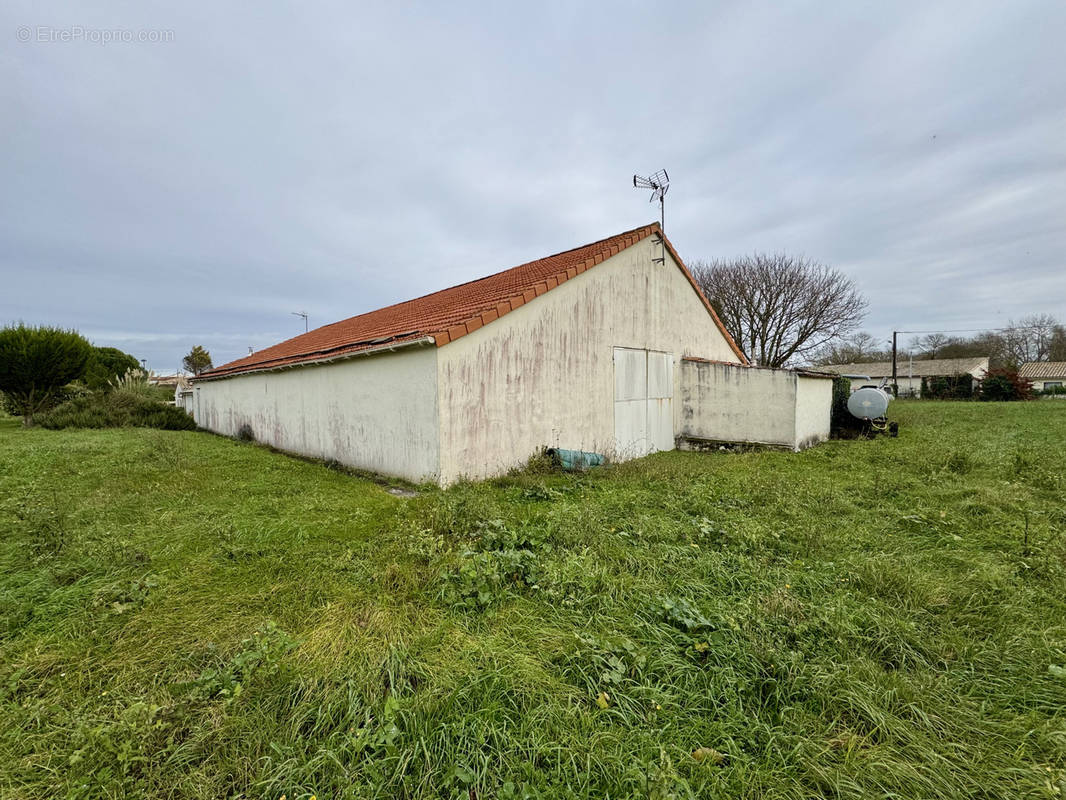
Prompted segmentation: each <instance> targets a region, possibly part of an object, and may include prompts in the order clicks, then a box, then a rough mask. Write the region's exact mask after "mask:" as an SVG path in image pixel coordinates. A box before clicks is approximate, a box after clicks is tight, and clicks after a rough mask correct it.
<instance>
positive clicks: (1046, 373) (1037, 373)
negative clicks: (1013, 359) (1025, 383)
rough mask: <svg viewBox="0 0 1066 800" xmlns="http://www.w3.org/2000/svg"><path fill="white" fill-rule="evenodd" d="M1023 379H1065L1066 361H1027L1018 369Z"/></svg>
mask: <svg viewBox="0 0 1066 800" xmlns="http://www.w3.org/2000/svg"><path fill="white" fill-rule="evenodd" d="M1018 374H1019V375H1020V376H1021V377H1023V378H1066V361H1028V362H1026V363H1025V364H1022V365H1021V367H1019V368H1018Z"/></svg>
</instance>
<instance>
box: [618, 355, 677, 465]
mask: <svg viewBox="0 0 1066 800" xmlns="http://www.w3.org/2000/svg"><path fill="white" fill-rule="evenodd" d="M673 368H674V360H673V357H672V356H671V355H670V354H669V353H659V352H655V351H653V350H635V349H632V348H628V347H616V348H615V349H614V438H615V454H616V456H617V457H618V458H620V459H626V458H638V457H640V456H643V455H646V454H647V453H654V452H655V451H656V450H673V449H674V410H673V396H674V374H673Z"/></svg>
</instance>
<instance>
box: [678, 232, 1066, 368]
mask: <svg viewBox="0 0 1066 800" xmlns="http://www.w3.org/2000/svg"><path fill="white" fill-rule="evenodd" d="M691 266H692V274H693V277H694V278H695V279H696V283H697V284H698V285H699V287H700V290H701V291H702V292H703V294H704V296H705V297H706V298H707V299H708V301H709V302H710V303H711V306H712V307H713V308H714V310H715V312H716V313H717V314H718V317H719V318H720V319H721V321H722V324H723V326H724V327H725V329H726V330H727V331H729V334H730V335H731V336H732V337H733V339H734V340H735V341H736V343H737V344H738V345H739V346H740V349H741V350H743V351H744V354H745V355H746V356H747V357H748V358H749V360H750V361H751V362H752V363H754V364H758V365H760V366H764V367H786V366H790V365H800V364H804V365H814V366H821V365H826V364H854V363H871V362H875V361H891V360H892V349H891V343H889V342H884V341H881V340H878V339H877V338H876V337H875V336H873V335H872V334H870V333H868V332H867V331H864V330H861V329H860V326H861V324H862V321H863V319H864V317H865V316H866V310H867V308H868V307H869V302H868V301H867V299H866V297H865V296H863V294H862V293H861V292H860V291H859V289H858V287H856V285H855V283H854V281H852V280H851V279H850V278H849V277H847V276H846V275H845V274H844V273H843V272H841V271H840V270H837V269H834V268H833V267H830V266H827V265H826V264H823V263H821V262H819V261H815V260H813V259H809V258H804V257H802V256H793V255H789V254H787V253H754V254H753V255H750V256H741V257H739V258H733V259H718V260H713V261H694V262H692V265H691ZM985 356H987V357H988V358H989V360H990V364H989V367H990V368H991V369H1014V370H1016V369H1017V368H1018V367H1020V366H1021V365H1022V364H1024V363H1026V362H1028V361H1066V326H1063V325H1062V324H1061V323H1060V322H1059V321H1058V320H1057V319H1056V318H1055V317H1053V316H1052V315H1050V314H1030V315H1028V316H1025V317H1022V318H1021V319H1019V320H1018V321H1017V322H1015V321H1013V320H1011V321H1010V322H1009V323H1008V324H1007V325H1006V326H1005V327H1003V328H995V329H989V330H986V331H982V332H979V333H976V334H974V335H972V336H958V335H949V334H948V333H927V334H924V335H921V336H916V337H914V338H912V339H910V340H909V341H908V342H907V343H906V344H905V345H904V347H902V348H900V349H899V350H898V352H897V359H910V358H914V359H917V360H925V359H938V358H946V359H951V358H971V357H985Z"/></svg>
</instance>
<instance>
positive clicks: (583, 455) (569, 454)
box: [544, 447, 605, 471]
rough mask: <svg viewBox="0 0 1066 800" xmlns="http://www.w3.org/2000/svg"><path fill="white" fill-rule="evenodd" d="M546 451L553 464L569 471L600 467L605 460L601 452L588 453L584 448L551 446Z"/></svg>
mask: <svg viewBox="0 0 1066 800" xmlns="http://www.w3.org/2000/svg"><path fill="white" fill-rule="evenodd" d="M544 452H545V453H546V454H547V455H548V458H550V459H551V460H552V464H554V465H555V466H557V467H562V468H563V469H565V470H567V471H573V470H585V469H588V468H589V467H598V466H600V465H601V464H603V462H604V460H605V459H604V457H603V456H602V455H601V454H600V453H587V452H585V451H584V450H563V449H562V448H560V447H549V448H548V449H547V450H545V451H544Z"/></svg>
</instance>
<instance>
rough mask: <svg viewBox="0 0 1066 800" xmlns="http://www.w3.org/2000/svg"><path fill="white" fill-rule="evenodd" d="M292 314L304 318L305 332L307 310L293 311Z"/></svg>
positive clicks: (305, 330) (305, 328) (305, 329)
mask: <svg viewBox="0 0 1066 800" xmlns="http://www.w3.org/2000/svg"><path fill="white" fill-rule="evenodd" d="M292 314H293V316H295V317H303V318H304V333H307V312H306V311H293V312H292Z"/></svg>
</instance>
